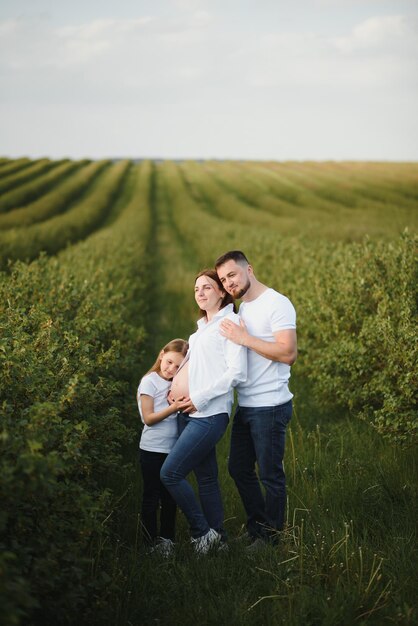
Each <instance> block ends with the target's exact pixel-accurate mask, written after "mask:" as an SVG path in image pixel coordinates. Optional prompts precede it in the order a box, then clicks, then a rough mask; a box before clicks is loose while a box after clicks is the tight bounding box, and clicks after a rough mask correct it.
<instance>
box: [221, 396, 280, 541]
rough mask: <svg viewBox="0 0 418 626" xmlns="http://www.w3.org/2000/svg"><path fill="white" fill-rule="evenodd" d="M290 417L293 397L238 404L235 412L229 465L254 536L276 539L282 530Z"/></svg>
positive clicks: (248, 528) (250, 530)
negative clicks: (253, 404)
mask: <svg viewBox="0 0 418 626" xmlns="http://www.w3.org/2000/svg"><path fill="white" fill-rule="evenodd" d="M291 417H292V401H291V400H289V402H286V403H285V404H282V405H279V406H271V407H269V406H267V407H255V408H254V407H238V408H237V411H236V413H235V417H234V422H233V425H232V432H231V449H230V456H229V466H228V468H229V473H230V474H231V476H232V478H233V479H234V481H235V484H236V486H237V488H238V491H239V494H240V496H241V500H242V502H243V504H244V508H245V511H246V513H247V517H248V520H247V530H248V532H249V534H250V535H251V536H252V537H264V538H268V537H273V538H274V535H275V531H277V530H282V529H283V524H284V514H285V508H286V478H285V474H284V470H283V456H284V448H285V437H286V426H287V424H288V423H289V421H290V418H291ZM256 463H257V465H258V476H257V473H256V469H255V465H256ZM260 482H261V484H262V485H263V487H264V490H265V495H264V494H263V493H262V490H261V485H260Z"/></svg>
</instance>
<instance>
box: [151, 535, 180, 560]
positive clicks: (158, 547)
mask: <svg viewBox="0 0 418 626" xmlns="http://www.w3.org/2000/svg"><path fill="white" fill-rule="evenodd" d="M150 552H151V553H152V554H159V555H160V556H163V557H164V558H167V557H169V556H171V555H172V554H173V552H174V542H173V541H171V539H166V538H165V537H158V539H157V543H156V544H155V546H153V547H152V548H151V550H150Z"/></svg>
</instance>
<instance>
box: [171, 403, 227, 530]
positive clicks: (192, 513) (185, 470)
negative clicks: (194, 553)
mask: <svg viewBox="0 0 418 626" xmlns="http://www.w3.org/2000/svg"><path fill="white" fill-rule="evenodd" d="M228 421H229V417H228V414H227V413H219V414H218V415H213V416H211V417H192V416H190V415H187V414H186V413H179V415H178V426H179V438H178V440H177V441H176V443H175V445H174V448H173V449H172V450H171V452H170V453H169V455H168V457H167V458H166V460H165V461H164V465H163V466H162V468H161V473H160V476H161V480H162V482H163V484H164V485H165V487H166V488H167V490H168V491H169V492H170V494H171V495H172V497H173V498H174V500H175V501H176V502H177V504H178V505H179V507H180V508H181V510H182V511H183V513H184V514H185V516H186V517H187V520H188V522H189V524H190V530H191V534H192V537H195V538H197V537H201V536H202V535H205V534H206V533H207V532H208V531H209V529H210V528H214V529H215V530H217V531H218V532H220V533H221V534H222V535H223V534H224V531H223V519H224V511H223V505H222V497H221V490H220V487H219V482H218V463H217V460H216V444H217V443H218V441H219V440H220V439H221V437H222V435H223V434H224V432H225V430H226V428H227V426H228ZM192 471H193V472H194V474H195V476H196V480H197V484H198V489H199V499H200V505H199V502H198V500H197V498H196V495H195V492H194V490H193V488H192V486H191V485H190V483H189V482H188V481H187V480H186V476H188V474H190V472H192Z"/></svg>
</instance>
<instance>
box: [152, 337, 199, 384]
mask: <svg viewBox="0 0 418 626" xmlns="http://www.w3.org/2000/svg"><path fill="white" fill-rule="evenodd" d="M188 349H189V344H188V343H187V341H185V340H184V339H172V340H171V341H169V342H168V343H167V344H166V345H165V346H164V347H163V348H161V350H162V351H163V352H164V354H166V353H167V352H178V353H179V354H182V355H183V356H186V354H187V350H188ZM161 350H160V352H161ZM160 352H159V353H158V356H157V359H156V361H155V363H154V365H153V366H152V367H151V368H150V369H149V370H148V372H147V373H146V374H144V376H146V375H147V374H151V372H159V371H160V367H161V357H160Z"/></svg>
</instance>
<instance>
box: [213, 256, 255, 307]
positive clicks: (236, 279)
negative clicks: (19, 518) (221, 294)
mask: <svg viewBox="0 0 418 626" xmlns="http://www.w3.org/2000/svg"><path fill="white" fill-rule="evenodd" d="M249 268H250V266H249V265H240V264H239V263H236V262H235V261H233V260H232V259H231V260H230V261H227V262H226V263H224V264H223V265H221V266H220V267H218V268H217V270H216V271H217V272H218V276H219V279H220V281H221V283H222V284H223V286H224V289H225V291H227V292H228V293H229V294H231V296H232V297H233V298H234V299H237V298H242V296H244V295H245V294H246V293H247V291H248V289H249V288H250V286H251V283H250V272H249Z"/></svg>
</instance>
